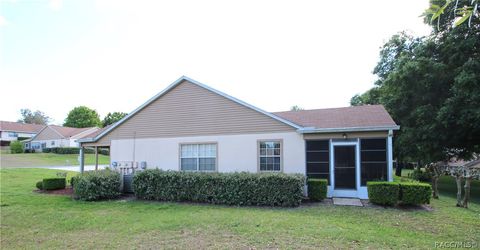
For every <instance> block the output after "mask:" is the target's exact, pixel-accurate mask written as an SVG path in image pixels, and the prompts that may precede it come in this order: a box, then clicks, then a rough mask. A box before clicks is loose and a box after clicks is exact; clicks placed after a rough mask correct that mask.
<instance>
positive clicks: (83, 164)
mask: <svg viewBox="0 0 480 250" xmlns="http://www.w3.org/2000/svg"><path fill="white" fill-rule="evenodd" d="M84 154H85V152H84V148H83V147H82V146H80V154H79V156H78V158H79V159H78V161H79V162H80V173H83V171H84V169H85V155H84Z"/></svg>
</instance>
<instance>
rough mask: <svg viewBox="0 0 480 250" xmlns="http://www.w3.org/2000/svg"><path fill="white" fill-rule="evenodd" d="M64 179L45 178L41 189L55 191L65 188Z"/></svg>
mask: <svg viewBox="0 0 480 250" xmlns="http://www.w3.org/2000/svg"><path fill="white" fill-rule="evenodd" d="M65 182H66V180H65V178H45V179H43V183H42V184H43V189H44V190H55V189H64V188H65V184H66V183H65Z"/></svg>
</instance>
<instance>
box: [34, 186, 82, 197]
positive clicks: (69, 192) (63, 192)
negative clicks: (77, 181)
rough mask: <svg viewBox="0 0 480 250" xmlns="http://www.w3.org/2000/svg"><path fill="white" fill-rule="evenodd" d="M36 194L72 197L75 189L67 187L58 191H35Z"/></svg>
mask: <svg viewBox="0 0 480 250" xmlns="http://www.w3.org/2000/svg"><path fill="white" fill-rule="evenodd" d="M34 192H37V193H41V194H53V195H72V194H73V189H72V188H71V187H67V188H65V189H57V190H38V189H37V190H34Z"/></svg>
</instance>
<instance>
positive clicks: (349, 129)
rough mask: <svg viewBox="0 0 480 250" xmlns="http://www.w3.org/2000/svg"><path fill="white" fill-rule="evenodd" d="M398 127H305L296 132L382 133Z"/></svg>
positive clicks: (398, 127)
mask: <svg viewBox="0 0 480 250" xmlns="http://www.w3.org/2000/svg"><path fill="white" fill-rule="evenodd" d="M399 129H400V126H398V125H395V126H378V127H345V128H314V127H306V128H300V129H298V130H297V132H298V133H301V134H311V133H335V132H362V131H384V130H399Z"/></svg>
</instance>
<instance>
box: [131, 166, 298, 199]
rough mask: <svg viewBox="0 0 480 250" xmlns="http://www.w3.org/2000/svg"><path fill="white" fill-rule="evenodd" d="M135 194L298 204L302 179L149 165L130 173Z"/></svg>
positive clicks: (153, 196)
mask: <svg viewBox="0 0 480 250" xmlns="http://www.w3.org/2000/svg"><path fill="white" fill-rule="evenodd" d="M132 185H133V191H134V193H135V196H136V197H137V198H140V199H146V200H160V201H192V202H206V203H213V204H226V205H238V206H249V205H256V206H284V207H292V206H298V205H300V203H301V201H302V198H303V188H304V185H305V179H304V177H303V176H302V175H291V174H290V175H289V174H280V173H278V174H277V173H262V174H253V173H197V172H178V171H163V170H159V169H149V170H145V171H142V172H139V173H137V174H136V175H135V176H134V177H133V183H132Z"/></svg>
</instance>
